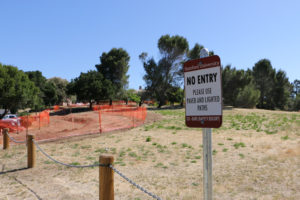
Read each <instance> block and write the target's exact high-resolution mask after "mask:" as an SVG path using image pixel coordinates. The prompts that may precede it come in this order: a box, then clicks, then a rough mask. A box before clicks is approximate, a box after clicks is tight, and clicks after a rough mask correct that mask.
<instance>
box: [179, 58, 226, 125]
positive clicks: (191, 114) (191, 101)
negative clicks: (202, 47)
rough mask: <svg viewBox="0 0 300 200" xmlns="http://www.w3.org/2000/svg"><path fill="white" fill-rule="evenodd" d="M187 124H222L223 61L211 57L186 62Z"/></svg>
mask: <svg viewBox="0 0 300 200" xmlns="http://www.w3.org/2000/svg"><path fill="white" fill-rule="evenodd" d="M183 69H184V85H185V102H186V109H185V122H186V125H187V126H188V127H199V128H219V127H220V126H221V124H222V87H221V76H222V75H221V60H220V58H219V56H210V57H206V58H200V59H196V60H190V61H187V62H186V63H184V68H183Z"/></svg>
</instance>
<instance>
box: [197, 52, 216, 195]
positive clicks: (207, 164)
mask: <svg viewBox="0 0 300 200" xmlns="http://www.w3.org/2000/svg"><path fill="white" fill-rule="evenodd" d="M208 56H209V52H208V50H207V49H206V48H203V49H201V51H200V58H205V57H208ZM202 132H203V141H202V142H203V199H204V200H212V196H213V195H212V193H213V190H212V129H211V128H203V131H202Z"/></svg>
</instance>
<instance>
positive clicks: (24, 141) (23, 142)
mask: <svg viewBox="0 0 300 200" xmlns="http://www.w3.org/2000/svg"><path fill="white" fill-rule="evenodd" d="M4 134H7V136H8V137H9V139H11V140H12V141H13V142H15V143H18V144H25V143H26V140H23V141H17V140H15V138H13V137H11V136H10V135H9V133H8V132H7V133H6V132H4Z"/></svg>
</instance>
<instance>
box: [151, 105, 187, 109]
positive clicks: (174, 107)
mask: <svg viewBox="0 0 300 200" xmlns="http://www.w3.org/2000/svg"><path fill="white" fill-rule="evenodd" d="M182 108H184V107H182V106H180V105H178V106H177V105H176V106H163V107H161V108H157V107H147V110H179V109H182Z"/></svg>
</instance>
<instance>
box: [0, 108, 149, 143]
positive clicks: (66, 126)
mask: <svg viewBox="0 0 300 200" xmlns="http://www.w3.org/2000/svg"><path fill="white" fill-rule="evenodd" d="M101 116H102V117H101V127H100V124H99V113H98V112H97V111H96V112H95V111H90V112H82V113H73V114H72V113H71V114H68V115H64V116H51V117H50V124H49V125H44V126H41V127H40V129H39V128H38V127H39V126H38V122H34V123H35V124H33V126H32V127H34V128H32V127H30V128H29V130H28V134H33V135H35V137H36V140H39V141H51V140H57V139H61V138H68V137H72V136H79V135H87V134H88V135H89V134H99V133H100V128H101V132H111V131H114V130H120V129H126V128H131V127H133V126H136V125H137V124H140V121H137V120H136V119H135V120H133V119H132V118H131V117H128V116H120V115H117V114H116V115H112V114H110V113H102V114H101ZM150 118H151V116H150ZM11 136H12V137H14V138H15V139H16V140H17V141H24V140H25V139H26V129H25V128H24V130H23V131H22V132H19V133H11ZM0 144H2V136H0Z"/></svg>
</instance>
